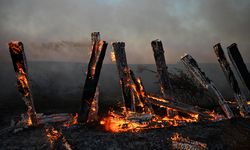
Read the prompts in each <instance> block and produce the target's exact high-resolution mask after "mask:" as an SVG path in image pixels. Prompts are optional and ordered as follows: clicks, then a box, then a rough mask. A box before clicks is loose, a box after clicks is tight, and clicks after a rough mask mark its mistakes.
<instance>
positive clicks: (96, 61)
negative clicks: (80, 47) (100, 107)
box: [78, 34, 108, 123]
mask: <svg viewBox="0 0 250 150" xmlns="http://www.w3.org/2000/svg"><path fill="white" fill-rule="evenodd" d="M97 35H98V34H91V37H92V38H91V39H92V54H91V57H90V61H89V64H88V71H87V77H86V80H85V84H84V88H83V95H82V101H81V109H80V113H79V118H78V121H79V122H81V123H86V122H87V120H88V116H89V112H90V108H91V104H92V102H93V99H94V97H95V92H96V87H97V84H98V80H99V76H100V73H101V68H102V63H103V60H104V57H105V53H106V49H107V45H108V44H107V42H105V41H100V40H99V38H98V36H97ZM96 37H97V38H96ZM95 40H96V41H95Z"/></svg>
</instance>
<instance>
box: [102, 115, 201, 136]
mask: <svg viewBox="0 0 250 150" xmlns="http://www.w3.org/2000/svg"><path fill="white" fill-rule="evenodd" d="M198 120H199V115H198V114H189V117H183V116H179V115H178V114H176V115H174V116H167V115H166V116H164V117H160V116H157V115H152V114H136V113H135V112H131V111H128V112H127V113H123V114H118V113H115V112H114V111H110V112H109V113H108V116H107V117H105V118H103V119H102V120H101V121H100V124H101V125H103V126H104V128H105V130H106V131H109V132H138V131H141V130H143V129H152V128H164V127H169V126H181V125H185V124H186V123H192V122H198Z"/></svg>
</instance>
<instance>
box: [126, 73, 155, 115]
mask: <svg viewBox="0 0 250 150" xmlns="http://www.w3.org/2000/svg"><path fill="white" fill-rule="evenodd" d="M130 76H131V78H132V80H133V82H134V85H135V89H136V95H137V97H138V99H139V101H140V102H141V103H142V105H143V106H141V109H142V110H144V112H148V113H151V114H153V113H154V110H153V108H152V105H151V104H150V103H148V102H147V94H146V92H145V89H144V86H143V84H142V81H141V79H140V78H136V77H135V74H134V72H133V71H132V70H130Z"/></svg>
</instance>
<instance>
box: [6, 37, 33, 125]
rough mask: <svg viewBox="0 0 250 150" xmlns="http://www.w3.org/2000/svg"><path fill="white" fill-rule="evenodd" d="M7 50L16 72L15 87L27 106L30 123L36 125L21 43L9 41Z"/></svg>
mask: <svg viewBox="0 0 250 150" xmlns="http://www.w3.org/2000/svg"><path fill="white" fill-rule="evenodd" d="M9 51H10V55H11V58H12V62H13V66H14V70H15V72H16V77H17V88H18V90H19V93H20V94H21V96H22V99H23V101H24V102H25V105H26V106H27V114H28V115H29V116H30V119H31V122H32V125H37V118H36V110H35V107H34V102H33V98H32V94H31V89H30V85H29V79H28V66H27V61H26V56H25V53H24V47H23V43H22V42H19V41H13V42H10V43H9Z"/></svg>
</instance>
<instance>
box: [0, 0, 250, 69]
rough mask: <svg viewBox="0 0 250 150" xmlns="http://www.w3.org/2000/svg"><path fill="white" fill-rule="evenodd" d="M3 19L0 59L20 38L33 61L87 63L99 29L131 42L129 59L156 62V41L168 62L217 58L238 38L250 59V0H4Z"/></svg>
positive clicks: (4, 58) (0, 7) (103, 34)
mask: <svg viewBox="0 0 250 150" xmlns="http://www.w3.org/2000/svg"><path fill="white" fill-rule="evenodd" d="M0 18H1V21H0V36H1V37H0V61H9V60H10V58H9V53H8V48H7V43H8V42H9V41H10V40H21V41H23V42H24V44H25V50H26V54H27V57H28V59H29V60H32V61H76V62H87V61H88V47H89V42H90V33H91V32H93V31H100V32H101V37H102V38H103V39H105V40H107V41H108V42H109V43H111V42H113V41H125V42H126V50H127V57H128V61H129V63H147V64H149V63H154V59H153V53H152V49H151V45H150V42H151V41H152V40H154V39H160V40H162V41H163V44H164V48H165V50H166V54H165V56H166V59H167V63H176V62H178V61H179V59H180V57H181V56H182V55H183V54H184V53H189V54H191V55H192V56H193V57H194V58H196V59H197V60H198V61H199V62H203V63H211V62H216V57H215V54H214V53H213V50H212V47H213V45H214V44H216V43H218V42H220V43H221V44H222V45H223V47H224V49H226V47H227V46H229V45H230V44H231V43H233V42H236V43H237V44H238V46H239V48H240V51H241V53H242V55H243V58H244V60H245V61H246V62H250V52H249V50H250V1H249V0H238V1H236V0H1V2H0ZM111 49H112V48H111V47H109V51H108V54H107V55H109V53H110V51H111ZM105 62H106V63H109V62H110V59H109V58H108V57H107V58H106V59H105Z"/></svg>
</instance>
